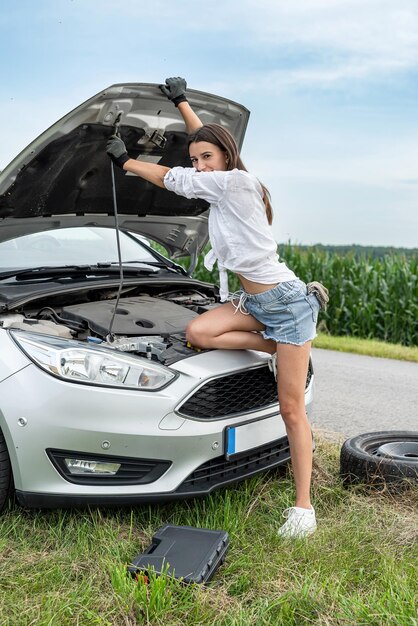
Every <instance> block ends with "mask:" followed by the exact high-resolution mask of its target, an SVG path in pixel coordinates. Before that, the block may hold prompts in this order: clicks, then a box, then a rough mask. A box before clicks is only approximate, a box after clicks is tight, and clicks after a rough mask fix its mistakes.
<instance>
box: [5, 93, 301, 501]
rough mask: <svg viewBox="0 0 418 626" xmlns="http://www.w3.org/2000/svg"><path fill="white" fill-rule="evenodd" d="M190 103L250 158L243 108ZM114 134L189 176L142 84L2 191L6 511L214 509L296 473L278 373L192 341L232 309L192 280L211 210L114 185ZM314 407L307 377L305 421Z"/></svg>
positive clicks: (32, 157) (177, 141) (171, 119)
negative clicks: (218, 313)
mask: <svg viewBox="0 0 418 626" xmlns="http://www.w3.org/2000/svg"><path fill="white" fill-rule="evenodd" d="M188 98H189V100H190V102H191V104H192V106H193V108H194V109H195V111H196V112H197V114H198V115H199V117H200V119H201V120H202V121H203V122H217V123H220V124H223V125H224V126H225V127H227V128H228V129H229V130H230V131H231V132H232V133H233V134H234V136H235V137H236V139H237V142H238V144H239V145H241V143H242V140H243V136H244V132H245V128H246V125H247V121H248V116H249V113H248V111H247V110H246V109H245V108H244V107H242V106H241V105H239V104H237V103H235V102H232V101H230V100H226V99H224V98H220V97H216V96H213V95H211V94H207V93H202V92H198V91H192V90H188ZM116 127H118V128H119V132H120V134H121V136H122V138H123V140H124V141H125V143H126V145H127V147H128V150H129V153H130V154H131V155H133V156H134V158H137V159H139V160H147V161H152V162H155V163H157V162H158V163H161V164H164V165H189V162H188V158H187V149H186V133H185V129H184V125H183V122H182V120H181V118H180V115H179V113H178V111H177V109H176V108H175V107H173V105H172V104H171V103H170V102H169V101H168V100H167V99H166V98H164V97H163V96H162V95H161V93H160V91H159V89H158V86H157V85H151V84H128V85H114V86H112V87H109V88H108V89H106V90H104V91H102V92H101V93H99V94H97V95H96V96H94V97H93V98H91V99H90V100H88V101H87V102H85V103H84V104H82V105H81V106H79V107H78V108H76V109H75V110H74V111H72V112H71V113H69V114H68V115H66V116H65V117H64V118H62V119H61V120H60V121H58V122H57V123H56V124H55V125H53V126H52V127H51V128H49V129H48V130H47V131H46V132H45V133H43V134H42V135H41V136H40V137H38V138H37V139H36V140H35V141H34V142H33V143H32V144H31V145H30V146H29V147H28V148H26V150H24V151H23V152H22V153H21V154H20V155H18V156H17V157H16V159H15V160H14V161H12V162H11V163H10V165H9V166H8V167H7V168H6V169H5V170H4V171H3V172H2V173H1V174H0V510H1V509H2V508H4V506H5V504H6V503H7V501H8V499H9V498H10V496H11V495H12V494H13V493H14V492H15V493H16V496H17V500H18V502H19V503H21V504H22V505H24V506H25V507H57V506H59V507H61V506H81V505H91V504H100V505H105V504H137V503H141V502H153V501H163V500H169V499H175V498H188V497H194V496H201V495H204V494H207V493H209V492H211V491H212V490H213V489H215V488H217V487H220V486H223V485H227V484H229V483H232V482H236V481H239V480H242V479H245V478H247V477H249V476H252V475H254V474H256V473H258V472H261V471H263V470H267V469H270V468H273V467H275V466H277V465H280V464H282V463H285V462H287V461H288V460H289V446H288V441H287V438H286V433H285V428H284V424H283V421H282V419H281V417H280V410H279V406H278V402H277V390H276V383H275V380H274V377H273V375H272V374H271V373H270V371H269V369H268V366H267V355H266V354H264V353H259V352H255V351H250V350H238V351H234V350H201V351H199V350H196V349H195V348H193V346H190V345H189V344H187V342H186V339H185V328H186V325H187V323H188V321H189V320H191V319H192V318H193V317H195V316H196V315H199V314H201V313H202V312H204V311H207V310H209V309H210V308H212V307H215V306H218V303H219V297H218V290H217V287H215V286H214V285H212V284H209V283H205V282H202V281H199V280H196V279H194V278H193V277H192V272H193V270H194V268H195V265H196V261H197V258H198V256H199V254H200V252H201V251H202V249H203V247H204V246H205V244H206V242H207V217H208V216H207V210H208V206H207V204H206V203H205V202H203V201H200V200H197V201H196V200H187V199H185V198H184V199H183V198H179V197H178V196H176V195H174V194H172V193H169V192H168V191H166V190H162V189H159V188H157V187H154V186H152V185H150V184H149V183H147V182H146V181H143V180H141V179H139V178H138V177H134V176H131V175H129V174H125V173H124V172H122V171H119V170H118V171H115V172H113V171H112V169H111V164H110V161H109V159H108V157H107V156H106V154H105V144H106V139H107V138H108V136H109V135H110V134H112V133H113V132H114V131H115V128H116ZM113 176H114V177H113ZM155 243H157V244H159V246H156V245H155ZM157 250H165V251H166V254H162V253H161V252H159V251H157ZM180 257H190V265H189V269H188V271H186V270H185V269H183V267H182V266H181V265H180V264H179V263H178V262H176V259H179V258H180ZM312 399H313V372H312V366H311V365H310V368H309V373H308V378H307V381H306V408H307V412H308V415H309V414H310V411H311V407H312Z"/></svg>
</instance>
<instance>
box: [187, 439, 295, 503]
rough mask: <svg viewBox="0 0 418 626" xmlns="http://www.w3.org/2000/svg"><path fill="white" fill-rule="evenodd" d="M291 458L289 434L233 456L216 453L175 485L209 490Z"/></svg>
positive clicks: (201, 490) (196, 489) (191, 490)
mask: <svg viewBox="0 0 418 626" xmlns="http://www.w3.org/2000/svg"><path fill="white" fill-rule="evenodd" d="M289 459H290V450H289V442H288V440H287V437H283V438H282V439H278V440H276V441H272V442H270V443H268V444H266V445H264V446H260V447H259V448H256V449H254V450H251V451H250V452H246V453H243V454H242V455H239V457H236V458H234V459H233V460H230V461H228V460H226V459H225V457H223V456H222V457H217V458H216V459H212V460H211V461H208V462H207V463H204V464H203V465H201V466H200V467H198V468H197V469H196V470H195V471H194V472H193V473H192V474H190V476H189V477H188V478H186V480H185V481H184V482H183V483H182V484H181V485H180V486H179V487H178V488H177V489H176V494H178V495H182V494H183V495H185V496H186V495H187V494H193V493H196V494H197V493H199V494H203V493H208V492H209V491H212V489H215V488H216V487H221V486H222V485H227V484H228V483H232V482H237V481H239V480H243V479H245V478H248V477H249V476H252V475H253V474H257V473H258V472H262V471H264V470H266V469H271V468H273V467H276V466H277V465H281V464H283V463H286V462H287V461H288V460H289Z"/></svg>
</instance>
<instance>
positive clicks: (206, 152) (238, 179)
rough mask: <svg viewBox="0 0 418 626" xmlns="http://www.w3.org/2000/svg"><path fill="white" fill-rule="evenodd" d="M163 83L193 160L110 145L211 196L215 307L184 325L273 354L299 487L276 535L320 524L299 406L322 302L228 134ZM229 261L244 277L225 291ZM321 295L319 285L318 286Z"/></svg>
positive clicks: (129, 164)
mask: <svg viewBox="0 0 418 626" xmlns="http://www.w3.org/2000/svg"><path fill="white" fill-rule="evenodd" d="M160 88H161V90H162V92H163V93H164V94H165V95H166V96H167V97H168V98H169V99H170V100H172V101H173V103H174V104H175V106H176V107H178V109H179V111H180V113H181V115H182V117H183V119H184V122H185V125H186V128H187V131H188V132H189V133H190V134H189V140H188V146H189V155H190V159H191V165H192V167H190V168H183V167H173V168H168V167H164V166H161V165H156V164H152V163H145V162H141V161H136V160H134V159H130V158H129V156H128V154H127V151H126V147H125V144H124V143H123V141H122V140H121V139H120V138H118V137H116V136H112V137H111V138H110V139H109V141H108V144H107V153H108V155H109V156H110V157H111V159H112V160H113V161H114V163H115V164H116V165H118V166H119V167H122V168H123V169H124V170H126V171H128V172H132V173H134V174H137V175H138V176H140V177H142V178H144V179H146V180H148V181H150V182H151V183H154V184H155V185H157V186H159V187H162V188H166V189H168V190H170V191H173V192H174V193H176V194H178V195H180V196H185V197H186V198H202V199H204V200H207V201H208V202H209V204H210V213H209V238H210V242H211V246H212V250H211V251H210V253H209V254H208V255H207V256H206V257H205V265H206V267H209V268H211V267H212V266H213V263H214V262H215V260H217V262H218V269H219V271H220V295H221V301H223V302H224V304H221V305H220V306H219V307H217V308H215V309H213V310H211V311H208V312H206V313H203V314H202V315H199V317H197V318H195V319H194V320H192V322H191V323H189V325H188V327H187V331H186V335H187V339H188V341H190V343H191V344H192V345H194V346H196V347H200V348H224V349H230V350H231V349H232V350H233V349H236V350H243V349H250V350H260V351H263V352H267V353H269V354H270V355H272V357H271V359H270V362H269V366H270V369H271V370H272V371H273V372H274V374H275V376H276V378H277V386H278V397H279V403H280V413H281V416H282V418H283V420H284V422H285V425H286V431H287V435H288V439H289V444H290V453H291V459H292V467H293V474H294V479H295V486H296V502H295V506H293V507H290V508H289V509H287V510H286V511H285V512H284V517H286V518H287V521H286V522H285V523H284V525H283V526H282V527H281V528H280V529H279V531H278V532H279V535H280V536H282V537H304V536H307V535H309V534H311V533H313V532H314V531H315V529H316V520H315V512H314V509H313V507H312V506H311V501H310V484H311V473H312V435H311V429H310V426H309V423H308V420H307V416H306V411H305V383H306V376H307V371H308V362H309V355H310V350H311V343H312V339H313V338H314V337H315V336H316V331H315V329H316V321H317V316H318V311H319V308H320V304H319V301H318V299H317V297H316V296H315V295H314V293H310V294H308V293H307V286H306V285H305V283H303V282H302V281H301V280H299V279H298V278H297V276H296V275H295V274H294V273H293V272H292V271H291V270H290V269H289V268H288V267H287V266H286V265H285V263H282V262H279V259H278V256H277V243H276V241H275V240H274V238H273V235H272V232H271V228H270V224H271V222H272V209H271V206H270V202H269V195H268V192H267V190H266V189H265V187H264V186H263V185H261V184H260V182H259V181H258V180H257V178H256V177H255V176H253V175H252V174H250V173H249V172H247V171H246V169H245V167H244V165H243V163H242V161H241V158H240V156H239V153H238V149H237V146H236V143H235V140H234V138H233V137H232V135H231V134H230V133H229V132H228V131H227V130H226V129H224V128H223V127H221V126H219V125H217V124H206V125H202V123H201V121H200V119H199V118H198V116H197V115H196V114H195V113H194V111H193V110H192V108H191V107H190V105H189V103H188V101H187V98H186V95H185V92H186V81H185V80H184V79H183V78H168V79H167V80H166V84H165V85H161V86H160ZM226 270H230V271H232V272H235V273H236V274H237V276H238V278H239V280H240V283H241V285H242V292H241V293H240V295H239V297H237V296H236V295H235V294H234V295H233V296H232V298H230V297H229V292H228V286H227V274H226ZM319 295H320V294H319Z"/></svg>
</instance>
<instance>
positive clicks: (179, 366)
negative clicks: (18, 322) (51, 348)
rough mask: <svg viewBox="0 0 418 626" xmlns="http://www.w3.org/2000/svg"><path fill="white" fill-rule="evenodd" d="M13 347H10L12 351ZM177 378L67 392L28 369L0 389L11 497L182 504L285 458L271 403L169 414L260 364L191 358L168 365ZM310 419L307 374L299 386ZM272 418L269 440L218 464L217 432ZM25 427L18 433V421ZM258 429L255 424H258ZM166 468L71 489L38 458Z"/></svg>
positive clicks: (221, 446)
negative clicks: (197, 393) (224, 378)
mask: <svg viewBox="0 0 418 626" xmlns="http://www.w3.org/2000/svg"><path fill="white" fill-rule="evenodd" d="M15 349H16V348H15ZM172 367H173V368H175V369H176V370H177V372H178V373H179V376H178V378H177V379H176V380H175V381H174V382H173V383H172V384H171V385H169V386H168V387H167V388H165V389H163V390H162V391H160V392H154V393H150V392H141V391H133V390H119V389H108V388H98V387H90V386H86V385H77V384H74V383H70V382H65V381H62V380H60V379H57V378H54V377H53V376H51V375H49V374H47V373H46V372H44V371H42V370H40V369H39V368H38V367H36V366H35V365H33V364H32V363H30V362H28V363H27V364H26V366H25V367H23V368H21V369H20V370H19V371H17V372H16V373H15V374H13V375H11V376H9V377H8V378H7V379H4V380H3V381H2V382H1V384H0V392H1V393H0V396H1V404H0V428H1V429H2V430H3V433H4V436H5V439H6V443H7V446H8V450H9V454H10V458H11V463H12V470H13V476H14V482H15V487H16V492H17V497H18V500H19V502H20V503H21V504H23V505H24V506H28V507H62V506H83V505H90V504H95V505H109V504H117V505H123V504H134V503H139V502H155V501H165V500H173V499H179V498H190V497H194V496H200V495H204V494H207V493H210V492H211V491H212V490H213V489H215V488H217V487H220V486H223V485H227V484H230V483H233V482H237V481H239V480H243V479H245V478H248V477H249V476H252V475H254V474H256V473H258V472H261V471H264V470H267V469H270V468H273V467H276V466H277V465H280V464H281V463H285V462H287V461H288V460H289V456H290V455H289V450H288V445H287V439H286V433H285V428H284V424H283V422H282V420H281V418H280V413H279V407H278V404H277V403H276V404H273V405H269V406H268V407H265V408H262V409H259V410H249V411H247V412H241V413H240V414H239V415H233V416H228V415H226V416H224V417H223V418H222V419H213V418H210V419H200V418H194V419H193V418H190V417H184V416H183V415H181V414H180V412H179V411H177V408H178V407H179V406H181V403H182V402H183V401H184V399H185V398H188V397H190V394H191V393H192V392H193V390H195V389H197V388H199V387H201V385H202V382H203V381H205V380H207V379H210V378H215V377H219V375H220V372H222V374H223V375H227V374H229V373H233V372H237V371H246V370H248V368H255V369H257V368H260V367H266V359H265V356H263V355H260V354H259V353H256V352H251V351H223V350H222V351H221V350H218V351H213V352H208V353H202V354H197V355H195V356H193V357H191V358H189V359H184V360H182V361H180V362H178V363H176V364H175V366H172ZM305 398H306V407H307V412H308V415H309V414H310V410H311V405H312V398H313V377H312V379H311V381H310V383H309V385H308V386H307V388H306V393H305ZM272 416H276V417H277V437H276V436H275V437H274V441H272V442H268V443H266V444H265V445H263V446H260V447H259V448H256V449H252V450H247V451H244V452H242V453H241V454H239V455H237V456H235V457H234V459H233V460H227V458H226V456H225V429H226V427H227V426H236V427H238V426H240V425H241V424H243V423H245V422H248V421H249V420H263V419H264V418H267V417H272ZM22 417H23V418H24V423H25V425H24V426H22V425H21V424H22V420H21V418H22ZM261 423H262V422H261ZM50 450H67V451H74V454H75V455H77V454H79V455H80V456H82V454H83V453H85V454H90V455H97V456H100V457H103V456H105V455H109V456H112V457H121V458H132V459H144V460H151V461H152V460H155V461H165V462H169V466H168V468H167V469H166V470H165V471H164V472H163V473H162V475H161V476H159V477H158V478H157V480H153V481H152V482H148V483H145V484H116V483H115V484H112V481H111V480H107V481H106V484H104V482H103V484H100V482H99V480H100V479H95V481H94V484H75V483H74V482H70V481H69V480H67V479H66V478H65V477H64V476H63V475H62V473H60V472H59V470H58V469H57V467H56V466H55V465H54V463H53V462H52V461H51V458H50V455H49V454H48V452H47V451H50Z"/></svg>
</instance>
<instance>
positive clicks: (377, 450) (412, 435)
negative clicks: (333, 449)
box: [340, 430, 418, 485]
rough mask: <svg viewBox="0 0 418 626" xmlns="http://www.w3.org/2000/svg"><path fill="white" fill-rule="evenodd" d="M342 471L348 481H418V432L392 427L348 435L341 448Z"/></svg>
mask: <svg viewBox="0 0 418 626" xmlns="http://www.w3.org/2000/svg"><path fill="white" fill-rule="evenodd" d="M340 474H341V477H342V479H343V482H344V484H345V485H350V484H353V483H368V484H373V485H379V484H380V485H381V484H384V483H395V482H396V483H398V482H399V481H402V480H405V479H406V480H412V481H417V480H418V432H415V431H396V430H394V431H390V430H389V431H381V432H375V433H364V434H362V435H356V436H355V437H351V438H350V439H347V440H346V441H345V442H344V443H343V445H342V448H341V455H340Z"/></svg>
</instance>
